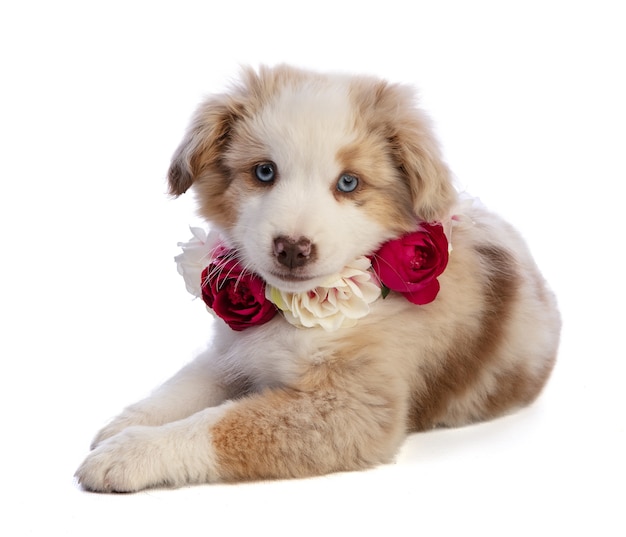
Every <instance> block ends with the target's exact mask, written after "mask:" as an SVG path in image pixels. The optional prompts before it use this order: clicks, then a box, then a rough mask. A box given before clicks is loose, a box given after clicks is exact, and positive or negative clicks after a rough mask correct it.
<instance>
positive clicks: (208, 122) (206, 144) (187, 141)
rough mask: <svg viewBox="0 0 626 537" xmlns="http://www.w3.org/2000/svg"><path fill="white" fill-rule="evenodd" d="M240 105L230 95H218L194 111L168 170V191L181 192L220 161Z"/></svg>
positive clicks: (177, 194)
mask: <svg viewBox="0 0 626 537" xmlns="http://www.w3.org/2000/svg"><path fill="white" fill-rule="evenodd" d="M239 117H240V106H238V104H237V102H236V101H235V99H233V98H232V97H231V96H229V95H217V96H214V97H211V98H210V99H209V100H207V101H206V102H204V103H203V104H201V105H200V106H199V107H198V109H197V110H196V112H195V114H194V116H193V118H192V120H191V124H190V125H189V127H188V129H187V132H186V134H185V137H184V138H183V141H182V142H181V143H180V145H179V146H178V149H176V151H175V152H174V156H173V157H172V162H171V164H170V168H169V171H168V181H169V190H170V194H172V195H174V196H180V195H181V194H184V193H185V192H186V191H187V190H188V189H189V187H191V185H192V184H193V183H194V181H195V180H196V179H197V178H198V177H199V176H200V175H202V173H203V172H205V171H206V170H208V169H209V168H210V167H212V166H215V165H218V164H219V158H220V155H221V153H222V150H223V148H224V146H225V145H226V143H227V141H228V138H229V134H230V132H231V130H232V127H233V125H234V123H235V121H236V120H237V119H238V118H239Z"/></svg>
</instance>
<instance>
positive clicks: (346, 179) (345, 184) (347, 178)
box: [337, 173, 359, 192]
mask: <svg viewBox="0 0 626 537" xmlns="http://www.w3.org/2000/svg"><path fill="white" fill-rule="evenodd" d="M357 186H359V178H358V177H355V176H354V175H350V174H349V173H342V174H341V177H339V180H338V181H337V190H339V191H340V192H354V191H355V190H356V187H357Z"/></svg>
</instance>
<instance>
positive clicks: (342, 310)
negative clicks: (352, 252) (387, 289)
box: [265, 257, 381, 332]
mask: <svg viewBox="0 0 626 537" xmlns="http://www.w3.org/2000/svg"><path fill="white" fill-rule="evenodd" d="M370 265H371V263H370V260H369V259H368V258H367V257H360V258H359V259H357V260H355V261H353V262H352V263H350V264H349V265H347V266H346V267H345V268H344V269H343V270H342V271H341V272H340V273H339V274H336V275H334V276H331V277H329V278H328V279H327V280H326V281H324V282H323V283H322V285H320V286H318V287H316V288H315V289H313V290H311V291H309V292H307V293H287V292H285V291H281V290H280V289H277V288H276V287H272V286H269V285H268V286H267V288H266V291H265V292H266V296H267V298H268V299H269V300H271V301H272V302H273V303H274V304H275V305H276V307H278V308H279V309H280V310H281V311H282V312H283V314H284V316H285V319H286V320H287V321H289V322H290V323H291V324H293V325H295V326H299V327H302V328H311V327H313V326H321V327H322V328H323V329H324V330H326V331H328V332H331V331H333V330H337V329H338V328H340V327H346V326H354V325H355V324H356V322H357V320H358V319H361V318H362V317H365V316H366V315H367V314H368V313H369V311H370V306H369V305H370V304H371V303H372V302H374V301H375V300H376V299H377V298H379V297H380V296H381V295H380V286H379V285H378V284H377V282H376V281H375V279H374V278H372V274H371V272H370V271H369V268H370Z"/></svg>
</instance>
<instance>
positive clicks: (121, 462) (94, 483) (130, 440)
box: [74, 426, 168, 492]
mask: <svg viewBox="0 0 626 537" xmlns="http://www.w3.org/2000/svg"><path fill="white" fill-rule="evenodd" d="M157 429H158V428H153V427H142V426H135V427H130V428H127V429H125V430H124V431H122V432H121V433H119V434H117V435H115V436H112V437H110V438H108V439H106V440H104V439H103V440H101V441H99V442H98V445H97V446H96V447H95V448H94V449H93V451H92V452H91V453H90V454H89V455H88V456H87V458H86V459H85V461H84V462H83V464H82V465H81V466H80V467H79V468H78V470H77V471H76V473H75V474H74V475H75V477H76V478H77V479H78V482H79V483H80V485H81V486H82V487H83V488H84V489H86V490H90V491H93V492H136V491H138V490H141V489H144V488H148V487H153V486H158V485H165V484H168V476H167V475H166V473H165V472H164V469H163V467H162V465H161V464H159V462H160V459H161V457H160V453H158V452H157V451H158V450H155V442H158V438H157V436H158V434H157Z"/></svg>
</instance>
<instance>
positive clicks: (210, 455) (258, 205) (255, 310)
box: [76, 66, 560, 492]
mask: <svg viewBox="0 0 626 537" xmlns="http://www.w3.org/2000/svg"><path fill="white" fill-rule="evenodd" d="M169 184H170V189H171V192H172V194H174V195H181V194H183V193H185V192H186V191H187V190H188V189H190V188H192V189H193V190H194V191H195V195H196V197H197V201H198V204H199V212H200V214H201V215H202V216H203V217H204V218H206V220H207V221H208V222H209V223H210V225H211V228H212V229H213V230H214V232H216V233H217V234H218V235H219V237H218V238H217V239H214V238H206V237H205V236H203V235H202V234H199V233H197V234H196V235H197V237H196V241H195V243H193V244H194V245H195V246H194V247H198V248H200V249H202V248H204V250H203V252H204V254H202V255H199V256H198V259H199V260H200V261H198V260H196V261H197V263H196V264H197V265H198V266H197V267H196V270H195V272H194V270H190V269H189V267H190V266H191V265H193V263H191V264H190V263H187V269H189V270H187V273H188V274H187V275H186V277H187V276H189V274H192V275H194V274H195V276H194V277H195V281H196V284H194V283H193V282H192V281H191V280H189V282H190V283H189V282H188V287H190V286H191V287H192V288H193V287H194V285H195V287H196V288H195V289H192V292H195V293H196V294H197V295H198V296H202V298H203V299H204V301H205V303H206V304H207V306H209V308H210V309H211V311H213V312H214V313H215V314H216V315H217V317H218V319H217V321H216V322H215V324H216V337H215V340H214V342H213V343H212V345H211V347H210V348H209V350H207V351H206V352H204V353H203V354H201V355H200V356H199V357H198V358H196V359H195V361H193V362H191V363H190V364H189V365H188V366H186V367H185V368H183V369H182V371H180V372H179V373H178V374H177V375H175V376H174V377H173V378H172V379H171V380H169V381H168V382H166V383H165V384H164V385H163V386H161V387H160V388H158V389H157V390H156V391H155V392H154V393H153V394H152V395H151V396H149V397H148V398H146V399H144V400H142V401H140V402H138V403H136V404H134V405H132V406H130V407H128V408H127V409H126V410H124V411H123V412H122V413H121V414H120V415H119V416H118V417H117V418H115V419H114V420H113V421H112V422H111V423H110V424H109V425H107V426H106V427H104V429H102V430H101V431H100V432H99V433H98V435H97V436H96V438H95V440H94V442H93V445H92V451H91V453H90V454H89V455H88V457H87V458H86V460H85V461H84V463H83V464H82V466H81V467H80V468H79V469H78V471H77V473H76V476H77V479H78V481H79V483H80V484H81V485H82V486H83V487H84V488H85V489H87V490H92V491H103V492H112V491H137V490H140V489H144V488H147V487H155V486H181V485H184V484H192V483H212V482H220V481H222V482H223V481H238V480H252V479H268V478H294V477H306V476H313V475H320V474H324V473H328V472H335V471H345V470H357V469H362V468H368V467H371V466H373V465H377V464H381V463H385V462H388V461H390V460H392V459H393V457H394V454H395V453H396V451H397V450H398V448H399V446H400V444H401V443H402V441H403V439H404V438H405V437H406V435H407V434H409V433H411V432H414V431H423V430H428V429H431V428H433V427H440V426H445V427H453V426H461V425H465V424H470V423H474V422H477V421H480V420H489V419H492V418H495V417H497V416H501V415H503V414H505V413H508V412H511V411H513V410H514V409H517V408H519V407H521V406H523V405H527V404H529V403H531V402H532V401H533V400H534V399H535V398H536V397H537V396H538V394H539V393H540V391H541V390H542V388H543V386H544V384H545V382H546V380H547V378H548V376H549V374H550V371H551V370H552V367H553V365H554V361H555V357H556V353H557V346H558V340H559V332H560V318H559V314H558V311H557V307H556V304H555V299H554V297H553V295H552V293H551V292H550V291H549V289H548V288H547V286H546V284H545V282H544V280H543V278H542V276H541V275H540V273H539V271H538V269H537V267H536V266H535V264H534V262H533V260H532V258H531V256H530V254H529V252H528V250H527V248H526V246H525V244H524V243H523V241H522V239H521V238H520V236H519V235H518V234H517V233H516V232H515V231H514V230H513V229H512V228H511V227H510V226H509V225H507V224H506V223H505V222H503V221H502V220H501V219H499V218H498V217H497V216H495V215H493V214H491V213H489V212H487V211H486V210H485V209H484V208H482V207H481V206H480V205H479V204H478V203H475V202H472V201H471V200H467V199H462V198H461V197H460V196H459V195H458V193H457V192H456V191H455V189H454V188H453V185H452V181H451V177H450V172H449V170H448V168H447V167H446V165H445V164H444V162H443V160H442V157H441V154H440V150H439V147H438V145H437V143H436V141H435V139H434V137H433V134H432V133H431V129H430V126H429V122H428V120H427V119H426V117H425V116H424V115H423V113H422V112H421V111H420V110H419V109H417V108H415V106H414V104H413V95H412V92H411V91H410V90H409V89H408V88H406V87H403V86H399V85H391V84H388V83H387V82H385V81H381V80H377V79H374V78H368V77H349V76H341V75H322V74H317V73H310V72H306V71H302V70H297V69H294V68H290V67H287V66H280V67H276V68H271V69H270V68H261V69H260V70H259V71H258V72H255V71H253V70H245V71H244V72H243V75H242V79H241V82H240V83H239V84H237V85H235V86H234V87H233V88H232V90H231V91H230V92H228V93H225V94H221V95H216V96H213V97H211V98H209V99H208V100H207V101H206V102H204V104H202V105H201V106H200V107H199V109H198V110H197V112H196V113H195V116H194V117H193V120H192V122H191V125H190V127H189V129H188V131H187V133H186V135H185V137H184V139H183V141H182V143H181V145H180V147H179V148H178V149H177V150H176V152H175V154H174V157H173V159H172V163H171V167H170V170H169ZM184 246H185V247H186V248H187V249H191V248H192V243H189V244H187V245H184ZM202 261H204V263H202ZM180 264H181V265H182V272H183V273H184V272H185V271H186V269H185V263H184V262H182V261H181V263H180Z"/></svg>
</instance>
